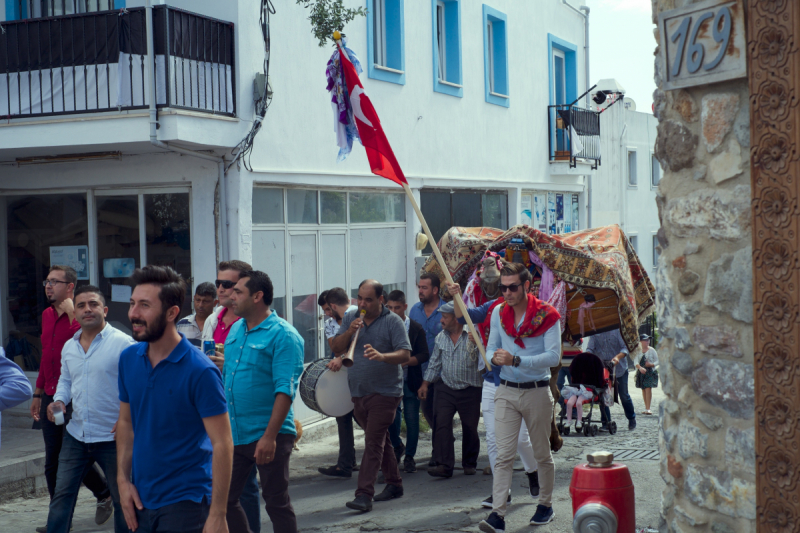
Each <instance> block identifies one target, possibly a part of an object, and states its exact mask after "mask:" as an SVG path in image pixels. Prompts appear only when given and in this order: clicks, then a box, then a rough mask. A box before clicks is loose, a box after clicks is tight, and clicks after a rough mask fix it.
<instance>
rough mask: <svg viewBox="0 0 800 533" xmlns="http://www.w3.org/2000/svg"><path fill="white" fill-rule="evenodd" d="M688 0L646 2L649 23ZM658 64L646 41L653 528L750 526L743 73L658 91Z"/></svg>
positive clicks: (752, 489)
mask: <svg viewBox="0 0 800 533" xmlns="http://www.w3.org/2000/svg"><path fill="white" fill-rule="evenodd" d="M689 3H691V2H689V1H688V0H687V1H684V0H653V22H654V23H656V22H657V19H656V17H657V15H658V13H659V12H661V11H666V10H668V9H673V8H676V7H681V6H682V5H684V4H689ZM656 40H657V41H658V36H657V35H656ZM664 69H665V66H664V65H663V64H661V59H660V57H659V54H658V51H656V60H655V81H656V85H657V86H659V88H658V89H657V90H656V92H655V94H654V101H655V105H654V110H655V115H656V117H657V118H658V120H659V126H658V138H657V140H656V157H657V158H658V159H659V161H660V162H661V164H662V166H663V167H664V176H663V177H662V179H661V182H660V183H659V188H658V197H657V203H658V209H659V217H660V219H661V229H660V231H659V233H658V237H659V243H660V248H661V255H660V258H659V264H658V265H657V267H656V272H655V276H654V277H655V283H654V284H655V286H656V288H657V312H658V323H659V327H660V333H661V334H662V336H663V339H664V340H663V342H662V343H661V344H660V345H659V348H658V351H659V359H660V361H661V365H660V368H659V372H660V375H661V380H662V386H663V388H664V392H665V393H666V395H667V398H668V399H667V400H665V401H664V402H662V404H661V406H660V412H659V418H660V425H661V430H660V435H659V446H660V449H661V476H662V477H663V479H664V481H665V482H666V484H667V487H666V489H665V490H664V492H663V496H662V511H661V515H662V519H663V520H662V523H661V524H660V528H659V529H660V531H662V532H674V533H678V532H690V531H691V532H699V531H708V532H713V533H744V532H749V531H755V529H756V484H755V478H756V467H755V427H754V409H755V391H754V366H753V363H754V350H753V299H752V295H753V271H752V256H753V250H752V230H751V226H752V224H751V218H752V213H751V207H750V206H751V188H750V163H749V153H750V118H749V93H748V82H747V80H746V79H741V80H735V81H729V82H722V83H716V84H713V85H708V86H698V87H693V88H690V89H685V90H683V89H682V90H674V91H664V90H662V77H661V73H662V72H663V71H664ZM776 531H778V530H776ZM788 531H789V530H787V533H788Z"/></svg>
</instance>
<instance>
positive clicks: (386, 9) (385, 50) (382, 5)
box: [367, 0, 406, 85]
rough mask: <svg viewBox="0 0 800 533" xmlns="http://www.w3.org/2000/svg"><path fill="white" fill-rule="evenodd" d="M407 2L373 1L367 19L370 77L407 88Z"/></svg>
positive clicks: (396, 0)
mask: <svg viewBox="0 0 800 533" xmlns="http://www.w3.org/2000/svg"><path fill="white" fill-rule="evenodd" d="M403 2H404V0H370V2H368V5H369V4H370V3H371V4H372V9H370V13H369V14H368V15H367V42H369V43H370V44H369V46H368V47H367V48H368V49H367V54H368V69H367V72H368V75H369V77H370V78H372V79H376V80H381V81H388V82H391V83H397V84H399V85H405V83H406V75H405V72H404V69H405V39H404V24H403Z"/></svg>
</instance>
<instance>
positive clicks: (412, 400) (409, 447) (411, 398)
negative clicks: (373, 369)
mask: <svg viewBox="0 0 800 533" xmlns="http://www.w3.org/2000/svg"><path fill="white" fill-rule="evenodd" d="M402 405H403V406H402V408H401V407H400V406H397V414H396V415H395V417H394V423H393V424H392V425H391V426H389V438H390V439H392V446H394V447H395V448H397V447H398V446H400V445H401V444H403V441H402V440H401V439H400V428H401V424H402V421H401V418H400V417H401V416H402V417H403V418H405V420H406V457H411V458H412V459H413V458H414V455H416V453H417V443H418V442H419V406H420V399H419V397H417V395H416V393H414V392H412V391H411V389H409V388H408V382H403V404H402Z"/></svg>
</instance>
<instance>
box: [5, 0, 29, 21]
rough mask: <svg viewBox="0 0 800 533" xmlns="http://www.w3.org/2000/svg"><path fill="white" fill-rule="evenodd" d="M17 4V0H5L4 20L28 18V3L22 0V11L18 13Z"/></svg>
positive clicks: (18, 6)
mask: <svg viewBox="0 0 800 533" xmlns="http://www.w3.org/2000/svg"><path fill="white" fill-rule="evenodd" d="M19 4H20V2H19V0H6V21H12V20H23V19H26V18H28V3H27V2H22V13H20V9H19V8H20V5H19Z"/></svg>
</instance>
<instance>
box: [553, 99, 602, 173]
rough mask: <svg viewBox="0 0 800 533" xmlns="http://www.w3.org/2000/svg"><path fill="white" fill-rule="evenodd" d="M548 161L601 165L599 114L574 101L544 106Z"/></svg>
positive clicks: (574, 166)
mask: <svg viewBox="0 0 800 533" xmlns="http://www.w3.org/2000/svg"><path fill="white" fill-rule="evenodd" d="M547 124H548V131H549V132H550V135H549V138H550V146H549V149H550V161H551V163H552V162H565V163H569V168H570V169H575V168H577V167H578V166H579V165H581V166H584V165H585V166H588V168H589V170H597V167H598V165H600V159H601V157H600V155H601V154H600V114H599V113H598V112H596V111H592V110H591V109H585V108H582V107H578V106H577V105H574V103H573V104H569V105H551V106H547Z"/></svg>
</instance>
